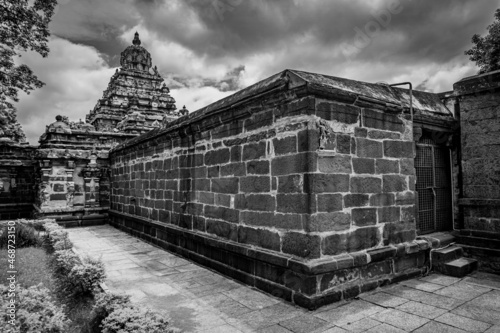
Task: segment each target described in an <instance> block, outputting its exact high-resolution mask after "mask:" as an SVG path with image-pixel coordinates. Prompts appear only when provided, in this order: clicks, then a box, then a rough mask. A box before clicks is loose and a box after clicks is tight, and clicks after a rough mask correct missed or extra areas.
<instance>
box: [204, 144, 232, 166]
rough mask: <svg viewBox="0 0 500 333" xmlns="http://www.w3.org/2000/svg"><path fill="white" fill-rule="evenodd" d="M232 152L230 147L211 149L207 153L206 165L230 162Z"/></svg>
mask: <svg viewBox="0 0 500 333" xmlns="http://www.w3.org/2000/svg"><path fill="white" fill-rule="evenodd" d="M230 156H231V153H230V151H229V149H228V148H223V149H218V150H211V151H208V152H207V153H206V154H205V164H206V165H216V164H224V163H227V162H229V158H230Z"/></svg>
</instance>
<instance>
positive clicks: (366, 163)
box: [352, 158, 375, 174]
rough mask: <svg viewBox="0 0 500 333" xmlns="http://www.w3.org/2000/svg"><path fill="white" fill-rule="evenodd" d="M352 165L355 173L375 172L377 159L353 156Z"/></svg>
mask: <svg viewBox="0 0 500 333" xmlns="http://www.w3.org/2000/svg"><path fill="white" fill-rule="evenodd" d="M352 166H353V169H354V172H355V173H368V174H374V173H375V159H373V158H353V159H352Z"/></svg>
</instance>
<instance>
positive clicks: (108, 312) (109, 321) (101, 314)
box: [94, 293, 178, 333]
mask: <svg viewBox="0 0 500 333" xmlns="http://www.w3.org/2000/svg"><path fill="white" fill-rule="evenodd" d="M94 313H95V314H96V316H97V317H98V318H99V319H101V318H104V319H103V320H102V322H101V326H100V327H101V328H102V333H174V332H178V330H176V329H174V328H172V327H170V324H169V322H168V319H166V318H163V317H162V316H161V315H160V314H159V313H156V312H153V311H151V310H148V309H144V308H142V307H138V306H135V305H133V304H132V303H131V302H130V297H129V296H121V295H117V294H112V293H110V294H105V293H100V294H98V295H97V296H96V303H95V306H94Z"/></svg>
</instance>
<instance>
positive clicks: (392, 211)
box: [378, 206, 401, 223]
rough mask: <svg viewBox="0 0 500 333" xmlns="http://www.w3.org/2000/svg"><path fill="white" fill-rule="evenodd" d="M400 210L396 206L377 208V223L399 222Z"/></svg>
mask: <svg viewBox="0 0 500 333" xmlns="http://www.w3.org/2000/svg"><path fill="white" fill-rule="evenodd" d="M400 211H401V209H400V207H398V206H391V207H381V208H378V221H379V223H383V222H399V221H400V219H401V216H400Z"/></svg>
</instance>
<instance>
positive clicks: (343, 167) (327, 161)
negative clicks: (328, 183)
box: [318, 155, 352, 173]
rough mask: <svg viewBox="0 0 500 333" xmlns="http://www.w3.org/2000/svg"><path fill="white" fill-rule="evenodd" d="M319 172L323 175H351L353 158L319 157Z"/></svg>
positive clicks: (343, 156)
mask: <svg viewBox="0 0 500 333" xmlns="http://www.w3.org/2000/svg"><path fill="white" fill-rule="evenodd" d="M318 170H319V171H320V172H322V173H351V172H352V166H351V156H350V155H334V156H319V158H318Z"/></svg>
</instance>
